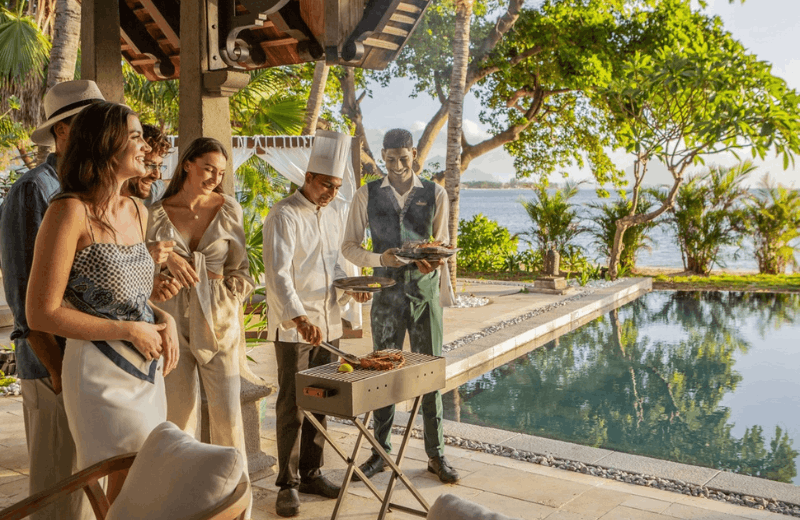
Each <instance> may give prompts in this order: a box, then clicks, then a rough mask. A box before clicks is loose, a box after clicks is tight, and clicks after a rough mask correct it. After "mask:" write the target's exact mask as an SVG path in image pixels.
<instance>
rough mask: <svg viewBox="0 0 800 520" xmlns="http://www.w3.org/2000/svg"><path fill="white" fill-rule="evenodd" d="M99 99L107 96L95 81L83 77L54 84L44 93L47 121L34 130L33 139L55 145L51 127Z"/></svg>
mask: <svg viewBox="0 0 800 520" xmlns="http://www.w3.org/2000/svg"><path fill="white" fill-rule="evenodd" d="M99 101H105V98H104V97H103V93H102V92H100V89H99V88H98V87H97V84H96V83H95V82H94V81H91V80H87V79H81V80H75V81H64V82H63V83H58V84H56V85H54V86H53V88H51V89H50V90H48V91H47V94H45V95H44V113H45V116H46V118H45V121H44V123H42V124H41V125H39V128H37V129H36V130H34V131H33V133H32V134H31V140H32V141H33V142H34V143H36V144H38V145H42V146H54V145H55V144H56V141H55V139H54V138H53V134H51V133H50V128H52V127H53V125H54V124H56V123H58V122H59V121H63V120H64V119H66V118H68V117H70V116H74V115H75V114H77V113H78V112H80V111H81V110H83V109H84V108H85V107H86V106H87V105H91V104H92V103H97V102H99Z"/></svg>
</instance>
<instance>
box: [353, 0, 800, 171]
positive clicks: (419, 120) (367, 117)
mask: <svg viewBox="0 0 800 520" xmlns="http://www.w3.org/2000/svg"><path fill="white" fill-rule="evenodd" d="M707 4H708V6H707V8H706V12H707V13H708V14H713V15H717V16H719V17H720V18H721V19H722V20H723V23H724V26H725V28H726V29H727V30H728V31H730V32H731V33H732V34H733V36H734V37H735V38H736V39H738V40H739V41H740V42H742V43H743V44H744V46H745V47H746V48H747V49H748V51H750V52H752V53H754V54H755V55H756V56H758V58H759V59H761V60H764V61H768V62H770V63H771V64H772V67H773V68H772V70H773V74H775V75H776V76H779V77H781V78H783V79H784V80H785V81H786V82H787V84H788V85H789V87H790V88H793V89H795V90H797V91H800V0H746V1H745V2H744V3H743V4H741V3H739V0H736V2H735V3H733V4H729V2H728V0H708V1H707ZM412 87H413V84H412V82H411V81H409V80H407V79H395V80H393V81H392V82H391V84H390V85H389V86H388V87H386V88H382V87H380V85H377V84H375V85H372V89H373V97H372V98H365V99H364V101H363V102H362V104H361V109H362V112H363V114H364V126H365V127H366V129H367V133H368V139H369V142H370V146H371V148H372V151H373V152H374V153H378V151H379V150H380V148H381V146H380V140H381V137H382V135H383V133H384V132H385V131H386V130H388V129H390V128H396V127H400V128H407V129H409V130H411V131H412V133H414V137H415V138H418V137H419V134H420V133H421V130H422V129H423V128H424V126H425V123H426V122H427V121H428V120H429V119H430V116H431V114H432V113H433V112H435V111H436V110H437V108H438V104H437V103H435V102H433V101H432V100H431V99H429V98H426V97H424V95H421V96H419V97H417V98H411V97H410V94H411V92H412ZM479 108H480V107H479V106H478V102H477V100H476V99H475V98H474V97H473V96H468V98H467V100H466V102H465V105H464V132H465V134H466V136H467V140H468V142H471V143H475V142H478V141H480V140H483V139H485V138H486V137H488V136H489V134H488V132H487V127H485V126H484V125H482V124H481V123H480V121H479V119H478V112H479ZM446 131H447V127H446V125H445V127H444V128H443V129H442V131H441V133H440V135H439V136H438V138H437V140H436V142H435V144H434V147H433V149H432V150H431V153H430V154H429V156H428V157H429V158H434V157H437V156H438V157H440V158H443V157H444V156H445V134H446ZM611 157H612V159H613V160H614V162H615V164H617V166H619V167H621V168H628V167H630V165H631V163H632V160H631V159H630V156H628V155H627V154H625V153H624V151H612V152H611ZM747 157H749V152H748V154H747ZM796 160H797V165H796V166H795V167H794V169H791V167H790V170H787V171H784V170H783V164H782V161H781V160H779V159H775V158H774V157H768V159H767V160H766V161H764V162H763V163H762V162H761V161H756V165H757V166H759V169H758V171H757V173H756V175H757V176H758V177H760V176H761V175H763V173H765V172H769V173H770V175H771V176H773V177H774V178H775V179H776V180H778V181H779V182H782V183H784V184H789V185H790V184H794V185H795V186H800V157H798V158H797V159H796ZM713 162H716V163H720V164H727V165H730V164H733V163H735V162H736V160H735V158H734V157H732V156H728V157H719V158H715V159H714V160H713ZM441 166H442V167H443V166H444V161H443V160H442V161H441ZM469 169H478V170H481V171H483V172H487V173H490V174H493V175H494V176H496V177H497V178H498V179H499V180H504V181H507V180H509V179H510V178H511V177H512V176H513V175H514V167H513V160H512V158H511V157H510V156H509V155H508V154H507V153H506V152H505V151H504V150H502V149H501V150H497V151H494V152H491V153H489V154H486V155H484V156H481V157H479V158H478V159H476V160H474V161H472V162H471V163H470V166H469ZM569 174H570V177H571V178H574V179H590V178H591V172H590V171H589V170H588V169H584V170H582V171H581V170H578V169H576V168H574V169H572V170H570V171H569ZM757 180H758V179H757V178H753V179H752V180H751V181H752V182H751V184H755V182H756V181H757ZM647 182H648V183H649V184H661V183H666V182H669V183H670V184H671V177H670V176H669V174H668V173H667V171H666V169H664V168H661V169H659V168H657V167H653V168H651V171H650V172H649V174H648V178H647Z"/></svg>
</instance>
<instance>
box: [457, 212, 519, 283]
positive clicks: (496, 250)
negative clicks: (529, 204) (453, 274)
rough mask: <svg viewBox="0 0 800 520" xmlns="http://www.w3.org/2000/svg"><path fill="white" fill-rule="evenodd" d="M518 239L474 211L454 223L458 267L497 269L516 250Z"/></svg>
mask: <svg viewBox="0 0 800 520" xmlns="http://www.w3.org/2000/svg"><path fill="white" fill-rule="evenodd" d="M517 242H518V239H517V237H516V236H511V234H510V233H509V232H508V229H507V228H504V227H503V226H501V225H499V224H498V223H497V222H495V221H494V220H490V219H488V218H487V217H485V216H484V215H483V214H481V213H478V214H477V215H475V216H474V217H472V219H470V220H464V219H461V221H460V222H459V223H458V247H460V248H461V252H460V253H458V266H459V267H461V268H463V269H466V270H468V271H501V270H504V269H505V268H506V267H507V265H506V258H507V257H508V256H509V255H511V254H515V253H516V251H517Z"/></svg>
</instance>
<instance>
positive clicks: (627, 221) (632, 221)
mask: <svg viewBox="0 0 800 520" xmlns="http://www.w3.org/2000/svg"><path fill="white" fill-rule="evenodd" d="M688 164H690V162H685V163H683V164H681V165H680V169H679V170H677V171H676V168H669V169H670V172H671V173H672V178H673V179H674V183H673V185H672V188H670V190H669V193H668V194H667V198H666V199H664V202H662V204H661V206H660V207H659V208H658V209H656V210H655V211H651V212H650V213H644V214H639V215H635V214H633V213H634V212H635V211H636V206H637V204H638V202H639V201H638V198H639V192H638V190H634V201H633V206H632V207H631V213H630V214H629V215H628V216H627V217H622V218H621V219H619V220H617V229H616V231H615V232H614V244H613V246H612V247H611V255H610V258H609V259H608V276H609V277H610V278H611V279H612V280H616V279H617V266H618V265H619V257H620V256H621V255H622V247H623V246H622V238H623V235H624V233H625V230H626V229H628V228H629V227H632V226H636V225H639V224H644V223H645V222H651V221H653V220H655V219H656V218H658V217H659V216H661V214H662V213H664V212H665V211H667V210H668V209H669V208H671V207H672V205H673V204H674V203H675V197H677V196H678V188H680V186H681V183H683V170H684V169H685V168H686V166H687V165H688Z"/></svg>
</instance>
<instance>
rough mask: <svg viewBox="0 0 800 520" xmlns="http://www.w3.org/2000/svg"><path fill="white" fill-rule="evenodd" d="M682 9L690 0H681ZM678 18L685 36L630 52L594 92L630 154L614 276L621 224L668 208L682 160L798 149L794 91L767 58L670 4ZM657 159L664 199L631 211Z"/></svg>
mask: <svg viewBox="0 0 800 520" xmlns="http://www.w3.org/2000/svg"><path fill="white" fill-rule="evenodd" d="M687 9H688V7H687ZM675 16H676V19H678V20H681V19H686V20H690V19H695V18H698V20H697V22H696V23H684V24H683V25H684V26H685V27H686V31H685V32H684V33H683V34H682V39H683V41H681V42H679V43H676V44H672V45H668V46H664V47H661V48H659V49H658V50H656V52H654V53H653V54H652V55H646V54H643V53H640V52H636V53H634V54H633V55H632V56H631V57H630V59H628V60H626V62H625V65H624V66H623V68H622V70H621V72H620V73H619V74H617V75H615V77H614V78H613V79H612V80H611V81H610V83H609V85H608V87H607V88H603V89H597V91H596V95H595V100H596V101H601V102H603V103H605V104H606V108H607V109H608V111H609V112H610V114H611V115H612V118H613V124H614V128H615V138H616V141H617V143H619V144H620V145H622V146H623V147H624V148H625V149H626V150H627V151H628V152H630V153H632V154H633V155H634V157H635V161H634V172H633V173H634V186H633V206H632V210H631V213H630V214H629V215H627V216H625V217H623V218H621V219H620V220H619V221H618V222H617V236H616V237H615V243H614V248H613V249H612V255H611V258H610V259H609V274H610V275H611V277H612V278H614V277H616V273H617V266H618V264H619V258H620V254H621V251H622V245H623V242H622V240H623V236H624V233H625V231H626V230H627V229H628V228H629V227H631V226H634V225H637V224H642V223H644V222H649V221H652V220H653V219H655V218H657V217H658V216H659V215H661V214H662V213H664V212H665V211H667V210H668V209H669V208H670V207H671V206H672V204H673V203H674V201H675V198H676V197H677V195H678V189H679V187H680V186H681V184H682V183H683V180H684V176H685V174H686V171H687V168H688V167H689V166H691V165H693V164H696V163H698V162H701V161H703V157H704V156H708V155H712V154H719V153H723V152H734V153H735V152H736V151H737V150H741V149H747V148H749V149H750V151H751V153H752V155H753V156H754V157H755V156H759V157H760V158H764V157H765V156H766V154H767V153H768V152H770V151H774V152H775V153H776V154H777V155H778V156H782V157H783V160H784V167H788V165H789V164H790V163H791V162H793V160H794V154H795V153H797V152H798V151H800V96H798V95H797V93H796V92H795V91H794V90H791V89H789V88H788V87H787V86H786V83H785V82H784V81H783V80H782V79H780V78H778V77H776V76H773V75H772V73H771V66H770V64H769V63H766V62H762V61H759V60H758V59H757V58H756V57H755V56H753V55H751V54H748V53H746V52H745V48H744V46H742V44H741V43H739V42H738V41H736V40H734V39H733V38H732V37H731V35H730V34H729V33H726V32H724V31H723V30H722V27H721V24H720V22H719V21H718V20H706V22H708V23H705V24H703V23H701V22H702V20H699V18H700V15H698V14H695V13H691V12H689V11H684V12H680V11H678V12H676V14H675ZM654 159H655V160H658V161H660V162H661V163H663V164H664V165H665V166H666V167H667V169H668V170H669V172H670V174H671V175H672V178H673V184H672V186H671V188H670V189H669V191H668V192H667V194H666V196H665V197H664V199H663V200H662V204H661V205H660V206H659V207H657V208H656V209H655V210H653V211H651V212H648V213H646V214H636V213H635V212H636V207H637V204H638V200H639V193H640V191H641V185H642V181H643V180H644V177H645V175H646V172H647V166H648V164H649V162H650V161H651V160H654Z"/></svg>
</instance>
